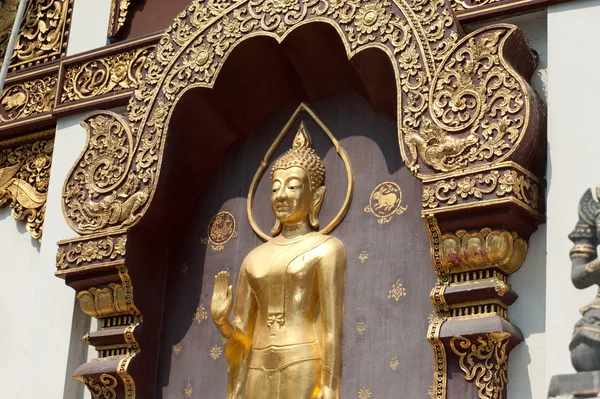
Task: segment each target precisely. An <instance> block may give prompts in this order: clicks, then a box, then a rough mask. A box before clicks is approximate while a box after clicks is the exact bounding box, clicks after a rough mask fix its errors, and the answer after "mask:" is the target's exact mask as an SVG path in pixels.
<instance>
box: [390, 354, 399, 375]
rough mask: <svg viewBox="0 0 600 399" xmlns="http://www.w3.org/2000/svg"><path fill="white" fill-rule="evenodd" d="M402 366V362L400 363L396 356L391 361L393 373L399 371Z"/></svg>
mask: <svg viewBox="0 0 600 399" xmlns="http://www.w3.org/2000/svg"><path fill="white" fill-rule="evenodd" d="M399 365H400V362H399V361H398V356H394V357H393V358H392V360H390V368H391V369H392V370H393V371H396V370H397V369H398V366H399Z"/></svg>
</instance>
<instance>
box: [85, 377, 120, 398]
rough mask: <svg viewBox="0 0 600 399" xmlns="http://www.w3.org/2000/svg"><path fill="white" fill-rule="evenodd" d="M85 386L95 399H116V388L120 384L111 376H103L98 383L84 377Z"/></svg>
mask: <svg viewBox="0 0 600 399" xmlns="http://www.w3.org/2000/svg"><path fill="white" fill-rule="evenodd" d="M84 381H85V384H86V385H87V387H88V390H89V391H90V394H91V395H92V398H93V399H116V398H117V392H116V391H115V388H116V387H117V385H118V384H119V383H118V381H117V379H116V378H115V377H113V376H112V375H110V374H101V375H100V377H99V378H98V382H96V380H94V378H92V377H84Z"/></svg>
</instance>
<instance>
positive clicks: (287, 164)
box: [271, 122, 325, 192]
mask: <svg viewBox="0 0 600 399" xmlns="http://www.w3.org/2000/svg"><path fill="white" fill-rule="evenodd" d="M311 144H312V140H311V138H310V135H309V134H308V129H306V126H305V125H304V122H300V127H299V128H298V132H297V133H296V136H295V137H294V143H293V144H292V148H291V149H289V150H288V151H287V152H286V153H285V154H283V155H282V156H281V157H279V158H278V159H277V160H276V161H275V163H274V164H273V168H272V169H271V178H273V172H274V171H275V170H276V169H287V168H291V167H292V166H298V167H301V168H302V169H304V170H305V171H306V173H308V177H309V179H310V189H311V191H313V192H314V191H315V190H316V189H318V188H319V187H321V186H322V185H323V183H324V182H325V167H324V166H323V162H321V158H319V156H318V155H317V153H316V151H315V150H314V149H313V148H312V146H311Z"/></svg>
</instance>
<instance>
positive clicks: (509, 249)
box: [439, 228, 528, 275]
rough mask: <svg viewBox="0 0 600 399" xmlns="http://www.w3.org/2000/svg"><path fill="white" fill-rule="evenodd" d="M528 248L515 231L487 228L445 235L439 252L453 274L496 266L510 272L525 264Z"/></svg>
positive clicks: (442, 260)
mask: <svg viewBox="0 0 600 399" xmlns="http://www.w3.org/2000/svg"><path fill="white" fill-rule="evenodd" d="M527 247H528V245H527V242H526V241H525V240H523V239H522V238H520V237H519V236H518V234H517V233H515V232H512V233H511V232H508V231H503V230H492V229H489V228H485V229H482V230H481V231H472V232H467V231H466V230H460V231H458V232H456V234H453V233H448V234H444V235H443V236H442V237H441V241H440V244H439V252H440V258H441V262H442V263H443V264H444V266H445V267H446V268H448V269H449V270H450V271H451V272H452V273H458V272H461V271H467V270H478V269H485V268H490V267H497V268H499V269H500V270H502V271H503V272H504V273H506V274H507V275H510V274H512V273H514V272H515V271H517V270H518V269H519V268H520V267H521V265H522V264H523V261H524V260H525V256H526V255H527Z"/></svg>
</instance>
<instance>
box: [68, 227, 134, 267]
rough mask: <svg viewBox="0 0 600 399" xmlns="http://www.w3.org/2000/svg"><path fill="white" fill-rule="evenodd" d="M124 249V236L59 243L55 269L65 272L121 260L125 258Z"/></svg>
mask: <svg viewBox="0 0 600 399" xmlns="http://www.w3.org/2000/svg"><path fill="white" fill-rule="evenodd" d="M126 249H127V236H126V235H116V236H108V237H100V238H92V239H89V240H86V241H79V242H68V243H67V242H65V243H59V248H58V251H57V253H56V267H57V268H58V269H60V270H65V269H68V268H70V267H78V266H82V265H86V264H91V263H100V262H110V261H113V260H115V259H122V258H123V257H124V256H125V253H126Z"/></svg>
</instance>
